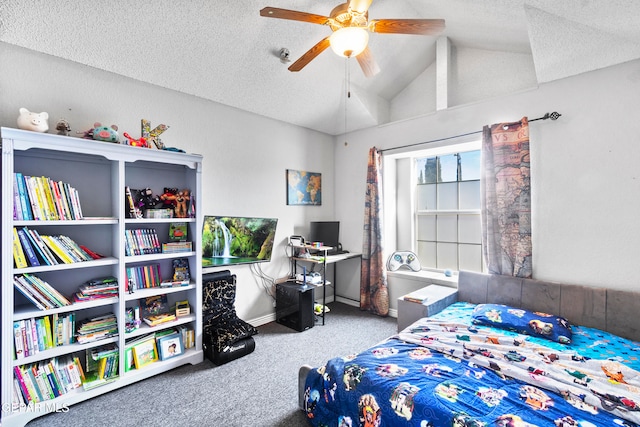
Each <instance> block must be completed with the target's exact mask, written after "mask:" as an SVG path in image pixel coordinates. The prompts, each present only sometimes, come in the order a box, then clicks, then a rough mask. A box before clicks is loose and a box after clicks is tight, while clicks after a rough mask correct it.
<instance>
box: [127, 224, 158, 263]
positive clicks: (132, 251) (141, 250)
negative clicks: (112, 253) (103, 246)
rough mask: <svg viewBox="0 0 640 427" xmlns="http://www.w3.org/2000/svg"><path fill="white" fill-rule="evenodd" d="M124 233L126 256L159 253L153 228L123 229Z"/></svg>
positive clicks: (156, 235) (156, 234) (156, 236)
mask: <svg viewBox="0 0 640 427" xmlns="http://www.w3.org/2000/svg"><path fill="white" fill-rule="evenodd" d="M124 234H125V246H124V249H125V254H126V255H127V256H132V255H147V254H159V253H161V252H162V249H161V247H160V240H158V233H157V232H156V230H154V229H153V228H140V229H135V230H125V232H124Z"/></svg>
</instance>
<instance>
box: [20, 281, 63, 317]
mask: <svg viewBox="0 0 640 427" xmlns="http://www.w3.org/2000/svg"><path fill="white" fill-rule="evenodd" d="M13 286H14V287H15V288H16V289H17V290H18V291H20V293H22V295H24V296H25V297H26V298H27V299H28V300H29V301H31V302H32V303H33V305H35V306H36V307H38V308H39V309H40V310H50V309H52V308H59V307H64V306H67V305H70V304H71V302H70V301H69V300H68V299H67V298H66V297H65V296H64V295H62V294H61V293H60V292H58V291H57V290H56V289H55V288H54V287H53V286H51V285H50V284H49V283H47V282H45V281H44V280H42V279H41V278H39V277H38V276H35V275H33V274H27V273H25V274H22V275H16V276H13Z"/></svg>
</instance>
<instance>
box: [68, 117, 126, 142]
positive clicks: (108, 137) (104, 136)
mask: <svg viewBox="0 0 640 427" xmlns="http://www.w3.org/2000/svg"><path fill="white" fill-rule="evenodd" d="M76 133H77V134H82V138H84V139H93V140H96V141H105V142H115V143H118V144H119V143H120V139H119V137H118V126H116V125H111V127H108V126H102V123H100V122H95V123H94V124H93V127H92V128H91V129H88V130H85V131H77V132H76Z"/></svg>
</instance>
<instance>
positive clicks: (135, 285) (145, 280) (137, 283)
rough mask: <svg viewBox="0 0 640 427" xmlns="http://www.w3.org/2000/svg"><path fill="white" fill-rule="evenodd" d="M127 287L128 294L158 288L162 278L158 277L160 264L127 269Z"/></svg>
mask: <svg viewBox="0 0 640 427" xmlns="http://www.w3.org/2000/svg"><path fill="white" fill-rule="evenodd" d="M125 271H126V273H127V286H126V290H127V291H128V292H133V291H134V290H135V289H147V288H155V287H158V286H160V283H161V282H162V276H161V275H160V264H158V263H154V264H146V265H138V266H135V267H127V268H126V269H125Z"/></svg>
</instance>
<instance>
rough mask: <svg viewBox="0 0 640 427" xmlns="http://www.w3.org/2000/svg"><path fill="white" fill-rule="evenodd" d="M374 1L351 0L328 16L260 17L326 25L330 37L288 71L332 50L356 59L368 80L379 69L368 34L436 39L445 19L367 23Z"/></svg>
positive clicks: (276, 12) (269, 11)
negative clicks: (434, 37)
mask: <svg viewBox="0 0 640 427" xmlns="http://www.w3.org/2000/svg"><path fill="white" fill-rule="evenodd" d="M372 1H373V0H350V1H347V2H346V3H343V4H340V5H338V6H336V7H334V8H333V10H332V11H331V13H330V14H329V16H322V15H315V14H312V13H307V12H298V11H295V10H288V9H279V8H276V7H265V8H264V9H262V10H261V11H260V16H265V17H268V18H280V19H290V20H293V21H302V22H310V23H312V24H320V25H328V26H329V27H331V30H332V31H333V33H332V34H331V35H330V36H327V37H325V38H324V39H322V40H320V41H319V42H318V43H317V44H316V45H315V46H313V47H312V48H311V49H309V50H308V51H307V52H305V54H304V55H302V56H301V57H300V58H299V59H298V60H297V61H296V62H294V63H293V64H291V66H290V67H289V71H300V70H302V69H303V68H304V67H305V66H306V65H307V64H308V63H309V62H311V61H312V60H313V59H314V58H315V57H316V56H318V55H319V54H321V53H322V52H324V50H325V49H326V48H328V47H329V46H331V48H332V49H333V51H334V52H336V53H337V54H338V55H341V56H344V57H347V58H351V57H353V56H355V57H356V59H357V60H358V63H359V64H360V68H362V71H363V72H364V74H365V75H366V76H367V77H372V76H374V75H376V74H377V73H378V72H379V71H380V68H379V67H378V64H376V61H375V60H374V59H373V56H372V55H371V52H370V51H369V47H368V46H367V43H368V41H369V33H368V31H370V32H373V33H380V34H419V35H436V34H439V33H441V32H442V31H443V30H444V19H372V20H369V12H368V10H369V6H371V2H372Z"/></svg>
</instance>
